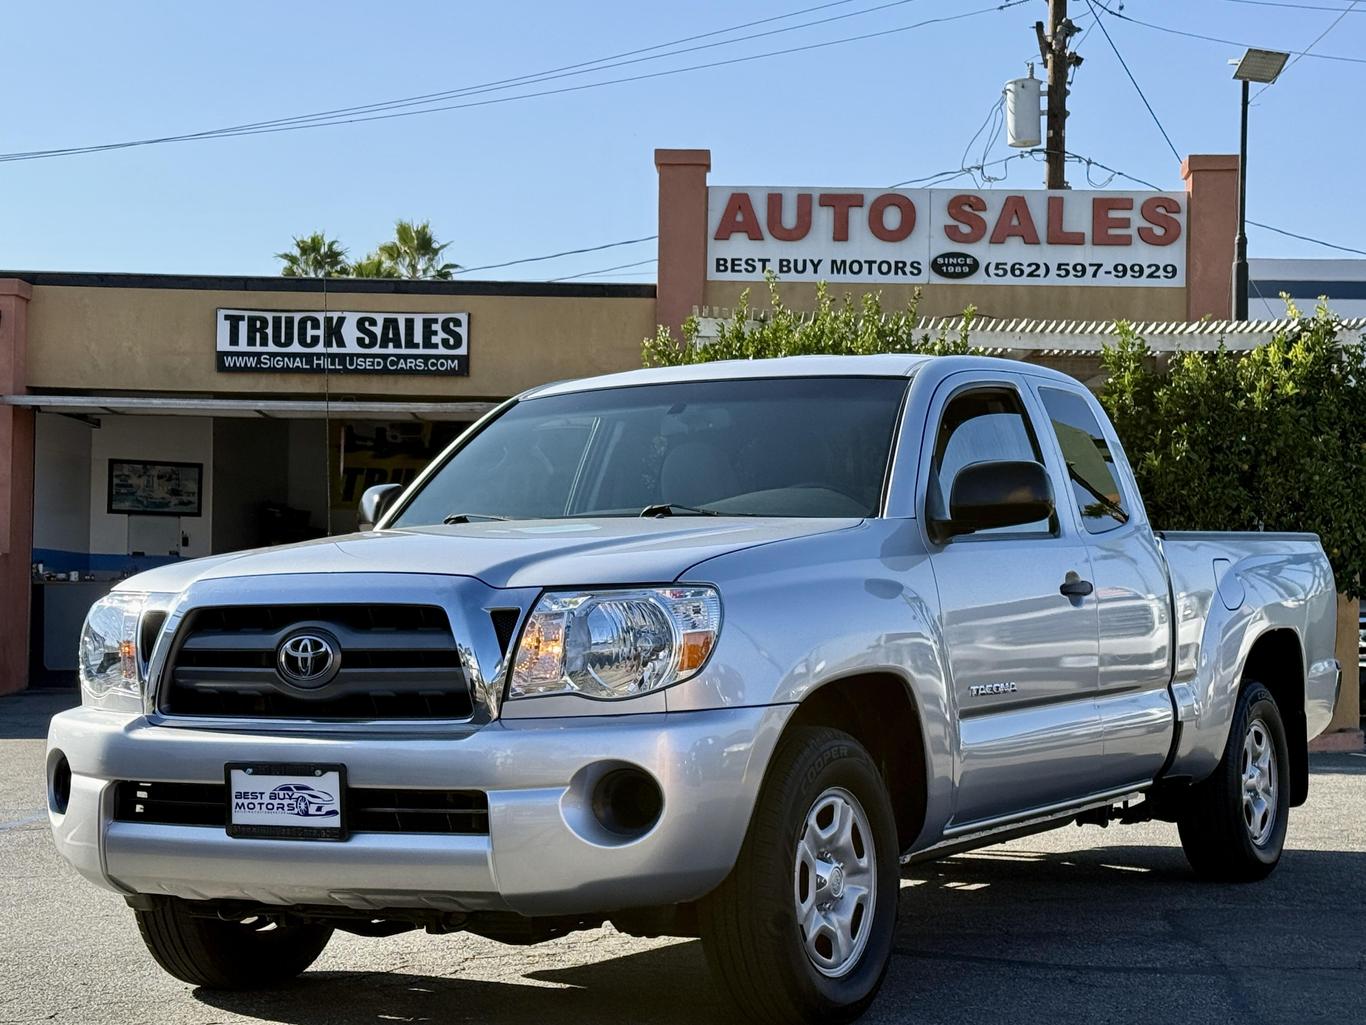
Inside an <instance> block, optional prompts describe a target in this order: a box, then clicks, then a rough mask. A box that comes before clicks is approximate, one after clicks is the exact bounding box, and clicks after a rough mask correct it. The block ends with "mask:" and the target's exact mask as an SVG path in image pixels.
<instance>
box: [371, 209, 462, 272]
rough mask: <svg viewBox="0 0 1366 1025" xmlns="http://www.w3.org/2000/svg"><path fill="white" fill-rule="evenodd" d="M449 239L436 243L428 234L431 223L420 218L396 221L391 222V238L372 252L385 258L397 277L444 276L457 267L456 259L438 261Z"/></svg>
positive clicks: (429, 233) (454, 270) (430, 229)
mask: <svg viewBox="0 0 1366 1025" xmlns="http://www.w3.org/2000/svg"><path fill="white" fill-rule="evenodd" d="M449 245H450V243H449V242H442V243H441V244H440V245H438V244H437V241H436V238H435V237H434V236H433V235H432V224H431V222H430V221H423V222H422V223H421V224H415V223H414V222H412V221H398V222H397V223H395V224H394V237H393V240H392V241H389V242H384V243H381V244H380V247H379V248H378V249H376V250H375V255H377V256H379V257H380V258H382V259H383V260H385V261H387V262H388V263H389V264H390V265H391V266H392V267H393V268H394V270H395V272H396V274H395V276H396V277H400V278H439V279H441V280H443V281H444V280H448V279H449V278H451V277H452V276H453V275H454V273H455V272H456V271H457V270H459V269H460V265H459V264H458V263H442V262H441V254H442V253H444V252H445V251H446V248H447V247H448V246H449Z"/></svg>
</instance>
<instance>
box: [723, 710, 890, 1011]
mask: <svg viewBox="0 0 1366 1025" xmlns="http://www.w3.org/2000/svg"><path fill="white" fill-rule="evenodd" d="M899 869H900V863H899V858H898V851H897V840H896V821H895V818H894V816H893V814H892V806H891V800H890V798H889V797H888V794H887V788H886V785H885V784H884V783H883V780H882V776H881V774H880V773H879V772H878V769H877V766H876V765H875V764H874V763H873V760H872V758H870V757H869V755H868V752H867V751H866V750H864V748H863V747H862V745H860V744H859V743H858V741H856V740H854V738H853V737H850V736H849V735H848V734H846V733H841V732H840V731H838V730H833V729H827V728H817V727H799V728H797V729H794V730H792V731H791V732H790V733H789V734H788V735H787V736H785V737H784V738H783V741H782V742H781V744H780V745H779V747H778V750H777V751H776V752H775V754H774V760H773V764H772V765H771V766H770V768H769V774H768V778H767V779H766V780H765V782H764V786H763V789H762V791H761V793H760V796H759V801H758V804H757V806H756V808H755V811H754V817H753V820H752V821H751V823H750V828H749V833H748V835H747V836H746V838H745V843H744V846H743V847H742V849H741V851H740V857H739V859H738V860H737V861H736V864H735V868H734V869H733V870H732V871H731V874H730V876H729V877H727V879H726V881H725V882H724V883H722V884H721V886H720V887H718V888H717V889H716V890H715V891H714V892H713V893H712V894H711V895H710V896H708V897H707V898H706V899H705V900H704V901H703V902H702V905H701V907H700V909H699V911H700V915H699V917H700V925H701V927H702V938H703V942H704V946H705V948H706V951H707V958H708V960H709V962H710V963H711V966H712V970H713V972H714V973H715V974H716V975H717V977H718V978H719V979H720V980H721V982H722V983H723V984H724V986H725V988H726V990H727V991H728V993H729V995H730V997H731V999H732V1000H733V1001H734V1002H735V1003H736V1004H737V1005H738V1006H739V1008H740V1010H741V1011H743V1012H744V1014H745V1017H746V1020H749V1021H755V1022H773V1023H790V1022H844V1021H851V1020H853V1019H854V1018H857V1017H858V1016H859V1015H860V1014H862V1013H863V1012H864V1010H866V1009H867V1007H868V1005H869V1004H870V1003H872V1000H873V997H874V996H876V995H877V990H878V987H879V986H881V984H882V977H883V975H884V974H885V973H886V971H887V964H888V962H889V960H890V958H891V953H892V935H893V932H894V930H895V927H896V904H897V894H898V893H899V891H900V871H899Z"/></svg>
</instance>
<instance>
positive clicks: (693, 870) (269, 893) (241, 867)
mask: <svg viewBox="0 0 1366 1025" xmlns="http://www.w3.org/2000/svg"><path fill="white" fill-rule="evenodd" d="M793 707H794V706H790V705H777V706H769V707H753V708H733V709H719V710H712V711H703V712H682V713H659V714H649V715H616V716H594V717H582V718H558V719H522V720H516V721H498V722H494V723H492V724H490V725H487V726H484V727H482V728H480V729H474V730H471V731H469V732H466V733H464V734H461V735H458V736H442V737H435V736H427V737H411V738H399V737H394V736H392V735H389V736H374V735H372V736H364V735H359V736H358V735H355V734H346V735H332V736H329V735H326V734H313V735H304V736H301V735H298V734H290V735H284V734H264V733H246V732H222V731H217V730H212V731H211V730H201V729H189V728H184V727H174V726H169V725H151V724H149V723H148V721H147V719H146V718H145V717H143V716H131V715H124V714H116V713H110V712H104V711H100V710H97V709H89V708H77V709H73V710H71V711H68V712H63V713H62V714H60V715H58V716H56V717H55V718H54V719H53V720H52V726H51V729H50V732H49V736H48V778H49V783H51V780H52V774H53V770H54V767H55V766H56V765H57V764H58V762H59V761H60V759H61V758H62V757H65V758H66V760H67V761H68V763H69V764H70V768H71V785H70V798H69V801H68V803H67V806H66V810H65V811H64V812H58V811H57V810H56V803H55V801H51V800H50V802H49V817H50V819H51V822H52V830H53V835H54V838H55V840H56V843H57V849H58V850H59V851H60V852H61V854H62V855H63V856H64V857H65V858H66V860H67V861H69V862H70V863H71V864H72V865H73V866H74V867H75V868H76V869H77V870H78V871H79V872H80V873H81V874H82V875H84V876H85V877H86V878H88V879H90V880H92V881H94V882H96V883H98V884H100V885H102V886H105V887H108V888H110V889H113V890H116V891H118V892H120V893H125V894H134V893H142V894H168V895H171V896H176V897H183V898H186V899H190V900H215V899H232V900H247V901H252V902H259V903H267V904H284V905H288V904H320V905H336V906H341V907H348V908H355V909H374V910H379V909H384V908H400V907H404V908H414V907H416V908H426V909H432V910H443V911H479V910H510V911H515V912H518V913H521V914H525V915H550V914H591V913H598V912H605V911H611V910H616V909H619V908H627V907H644V906H654V905H662V904H670V903H677V902H681V901H687V900H692V899H695V898H697V897H700V896H702V895H703V894H705V893H706V892H707V891H708V890H710V889H712V888H713V887H714V886H716V885H717V884H718V883H719V882H720V881H721V880H722V879H724V878H725V876H726V874H727V873H728V872H729V871H730V868H731V866H732V865H733V864H734V862H735V858H736V856H737V855H738V853H739V850H740V844H741V842H742V841H743V839H744V835H745V830H746V829H747V828H748V825H749V818H750V813H751V811H752V809H753V806H754V802H755V799H756V797H757V794H758V791H759V786H760V783H761V782H762V779H763V773H764V769H765V767H766V766H767V764H768V760H769V756H770V755H771V754H772V751H773V748H774V746H775V745H776V743H777V741H778V736H779V734H780V733H781V731H782V727H783V724H784V723H785V722H786V720H787V718H788V716H789V715H790V714H791V711H792V708H793ZM229 761H260V762H340V763H342V764H344V765H345V766H346V769H347V778H348V782H349V784H350V785H352V786H357V787H393V788H403V787H411V788H430V789H467V790H483V791H485V792H487V794H488V802H489V832H488V835H487V836H483V835H479V836H467V835H433V834H413V833H404V834H379V833H369V834H367V833H355V834H353V835H352V836H351V837H350V838H349V839H348V840H346V841H345V842H341V843H326V842H308V841H289V840H260V839H236V838H232V837H229V836H228V835H227V833H226V831H225V830H223V829H222V828H219V827H211V826H169V825H156V824H151V823H143V822H124V821H114V818H113V787H112V786H111V783H112V782H113V781H115V780H135V781H146V782H163V781H165V782H185V783H212V782H222V779H223V766H224V763H225V762H229ZM623 763H624V764H626V765H631V766H637V767H639V768H641V769H643V770H645V771H646V772H648V773H649V774H651V775H652V776H653V777H654V778H655V779H656V780H657V781H658V783H659V785H660V788H661V790H662V791H663V795H664V809H663V812H662V814H661V816H660V818H659V821H658V822H657V823H656V824H655V825H654V827H653V828H652V829H650V831H649V832H648V833H646V834H645V835H644V836H641V837H639V838H637V839H632V840H629V841H622V840H621V839H620V838H619V837H615V836H613V835H612V834H610V833H607V832H606V831H605V830H603V829H601V827H599V826H598V825H597V822H596V820H594V819H593V817H592V815H591V813H590V812H589V809H588V793H589V792H590V791H591V787H592V784H593V783H594V782H595V781H596V779H597V778H599V776H600V775H601V774H602V773H604V772H606V771H608V770H610V769H611V768H613V767H620V766H621V765H622V764H623ZM51 790H52V788H51V785H50V786H49V793H50V794H51Z"/></svg>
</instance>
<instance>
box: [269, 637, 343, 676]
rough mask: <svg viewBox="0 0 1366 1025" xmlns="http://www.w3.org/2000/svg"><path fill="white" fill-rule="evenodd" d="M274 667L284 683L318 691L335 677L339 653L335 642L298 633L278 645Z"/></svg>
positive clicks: (330, 638)
mask: <svg viewBox="0 0 1366 1025" xmlns="http://www.w3.org/2000/svg"><path fill="white" fill-rule="evenodd" d="M275 665H276V668H277V670H278V672H279V674H280V678H281V679H283V680H284V681H285V682H286V683H291V684H293V685H294V686H296V687H320V686H322V685H323V684H324V683H326V682H327V681H328V680H330V679H332V677H334V676H336V675H337V670H338V669H340V668H341V651H340V650H339V649H338V645H337V642H336V640H335V639H334V638H332V637H330V636H327V635H325V634H323V633H320V632H318V631H315V630H300V631H299V632H298V633H293V634H290V635H289V636H288V637H286V638H285V639H284V640H283V641H281V642H280V647H279V649H277V651H276V653H275Z"/></svg>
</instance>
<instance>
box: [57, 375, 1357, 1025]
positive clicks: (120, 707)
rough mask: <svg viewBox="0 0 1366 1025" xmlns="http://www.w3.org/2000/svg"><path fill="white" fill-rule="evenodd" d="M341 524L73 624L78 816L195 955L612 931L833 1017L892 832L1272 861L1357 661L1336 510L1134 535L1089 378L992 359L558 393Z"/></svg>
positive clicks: (73, 839) (63, 837)
mask: <svg viewBox="0 0 1366 1025" xmlns="http://www.w3.org/2000/svg"><path fill="white" fill-rule="evenodd" d="M361 518H362V521H363V523H362V526H363V527H365V528H367V529H363V530H362V531H361V532H360V533H357V534H351V535H348V536H344V537H332V538H327V539H325V540H320V541H315V542H309V543H305V544H299V545H293V546H289V547H284V548H276V549H268V550H261V551H255V552H243V553H237V554H233V555H223V556H216V557H213V558H207V559H201V560H198V561H195V562H188V563H183V564H177V565H171V566H166V567H163V568H160V569H155V570H152V571H151V572H148V573H144V574H142V575H140V576H137V577H133V578H132V579H130V580H128V581H126V582H125V583H123V584H121V585H120V586H119V588H118V589H117V590H115V591H114V592H113V593H112V594H111V595H110V596H109V597H108V598H106V599H105V600H103V601H101V602H100V603H99V604H97V605H96V606H95V607H94V608H93V609H92V610H91V612H90V615H89V618H88V620H87V622H86V624H85V628H84V632H83V635H82V638H81V642H80V645H81V651H80V663H81V689H82V701H83V704H82V707H80V708H77V709H73V710H71V711H68V712H64V713H62V714H61V715H58V716H57V717H56V718H54V719H53V721H52V726H51V733H50V737H49V744H48V755H47V774H48V794H49V801H50V806H51V808H50V810H51V821H52V830H53V834H54V836H55V838H56V843H57V847H58V849H59V850H60V851H61V853H62V854H63V855H64V856H65V858H66V859H67V860H68V861H69V862H70V863H71V864H72V865H73V866H74V867H75V868H76V870H77V871H79V872H80V873H81V874H82V875H84V876H86V877H87V878H88V879H90V880H92V881H93V882H95V883H98V884H99V885H101V886H104V887H107V888H109V889H112V890H114V891H116V892H118V893H120V894H122V895H123V896H124V897H125V898H126V900H127V902H128V904H129V905H130V906H131V908H132V909H133V911H134V913H135V914H136V917H137V921H138V924H139V926H140V928H141V932H142V936H143V938H144V939H145V941H146V944H147V946H148V948H149V949H150V951H151V953H152V955H153V957H155V958H156V960H157V961H158V962H159V963H160V964H161V965H162V966H163V967H164V968H165V969H166V970H167V971H169V972H170V973H171V974H173V975H175V976H176V977H178V978H180V979H183V980H185V981H186V982H189V983H192V984H195V985H199V986H206V987H232V988H251V987H262V986H269V985H273V984H279V983H282V982H284V981H286V980H288V979H290V978H292V977H293V976H295V975H297V974H298V973H299V972H301V971H303V970H304V969H305V968H307V967H308V965H309V964H310V963H312V961H313V960H314V959H315V958H316V957H317V955H318V954H319V952H320V951H321V950H322V949H323V947H324V945H325V944H326V943H327V942H328V939H329V937H330V936H331V934H332V932H333V930H335V929H342V930H347V931H350V932H354V933H360V934H363V935H370V936H384V935H389V934H391V933H396V932H400V931H402V930H405V929H413V928H422V927H425V928H426V929H427V930H429V931H430V932H433V933H440V932H451V931H459V930H468V931H470V932H474V933H477V934H480V935H483V936H487V937H493V938H496V939H499V940H503V941H507V942H513V943H527V942H536V941H538V940H543V939H549V938H552V937H556V936H560V935H563V934H564V933H566V932H569V931H571V930H575V929H585V928H593V927H596V926H598V925H601V924H602V923H604V922H608V921H610V922H611V923H613V924H614V925H615V926H616V927H617V928H618V929H621V930H623V931H626V932H629V933H632V934H637V935H642V936H658V935H678V936H701V937H703V939H704V942H705V946H706V949H707V951H708V955H709V958H710V961H711V963H712V965H713V967H714V969H715V972H716V975H717V977H718V979H719V981H720V982H721V983H722V984H723V987H724V988H725V989H726V990H727V991H728V992H729V994H730V995H731V997H732V998H733V1000H734V1002H735V1003H736V1004H738V1005H739V1008H740V1010H741V1011H742V1012H743V1013H744V1014H745V1015H746V1017H748V1018H749V1019H752V1020H759V1021H773V1022H789V1021H794V1020H803V1021H846V1020H849V1019H852V1018H854V1017H856V1016H857V1015H858V1014H860V1013H861V1012H862V1011H863V1009H864V1008H866V1007H867V1005H868V1004H869V1002H870V1001H871V1000H872V999H873V997H874V995H875V993H876V991H877V989H878V986H879V984H880V982H881V980H882V976H883V974H884V973H885V971H886V970H887V966H888V961H889V957H890V954H891V950H892V937H893V930H894V925H895V920H896V916H897V903H898V895H899V891H900V886H899V880H900V872H901V866H902V865H903V864H905V863H908V862H915V861H920V860H926V859H934V858H938V857H943V856H945V855H947V854H950V853H952V852H955V851H962V850H966V849H969V848H974V847H981V846H984V845H987V844H992V843H996V842H999V841H1001V840H1004V839H1007V838H1011V837H1017V836H1021V835H1024V834H1027V833H1031V832H1037V831H1041V830H1045V829H1049V828H1053V827H1056V826H1059V825H1062V824H1066V823H1070V822H1083V823H1085V822H1094V823H1100V824H1104V823H1106V822H1108V821H1110V820H1119V821H1121V822H1134V821H1139V820H1144V819H1151V818H1157V819H1162V820H1166V821H1172V822H1175V823H1177V825H1178V827H1179V831H1180V836H1181V842H1182V845H1183V847H1184V848H1185V851H1186V854H1187V855H1188V857H1189V860H1190V863H1191V866H1192V868H1193V870H1194V872H1195V873H1196V874H1197V875H1199V876H1202V877H1206V878H1212V879H1224V880H1253V879H1259V878H1261V877H1263V876H1265V875H1267V874H1268V873H1269V872H1270V871H1271V870H1272V868H1274V866H1275V865H1276V862H1277V860H1278V859H1279V857H1280V854H1281V849H1282V846H1283V844H1284V842H1285V838H1286V826H1287V818H1288V814H1289V810H1290V809H1291V808H1292V807H1294V806H1296V805H1299V804H1301V803H1303V802H1304V800H1305V798H1306V793H1307V789H1308V786H1309V774H1308V760H1307V753H1306V752H1307V745H1308V742H1309V740H1310V739H1311V738H1312V737H1314V736H1315V735H1317V734H1318V733H1320V732H1321V731H1322V730H1323V729H1324V728H1325V727H1326V725H1327V724H1328V722H1329V719H1330V718H1331V715H1332V711H1333V706H1334V703H1335V700H1336V695H1337V688H1338V684H1339V675H1340V674H1339V666H1338V663H1337V661H1336V660H1335V659H1334V640H1335V638H1334V632H1335V621H1336V620H1335V599H1334V593H1335V591H1334V584H1333V575H1332V571H1331V569H1330V567H1329V564H1328V562H1327V560H1326V559H1325V557H1324V554H1323V551H1322V550H1321V549H1320V547H1319V544H1318V541H1317V539H1316V538H1315V537H1314V536H1312V535H1308V534H1269V533H1268V534H1172V533H1167V534H1163V533H1154V531H1153V529H1152V528H1151V526H1150V525H1149V523H1148V519H1147V516H1146V514H1145V512H1144V508H1143V502H1142V499H1141V497H1140V495H1139V494H1138V491H1137V489H1136V488H1135V486H1134V477H1133V474H1132V472H1131V470H1130V467H1129V465H1128V464H1127V462H1126V460H1125V457H1124V455H1123V452H1122V450H1121V448H1120V445H1119V442H1118V439H1117V438H1116V437H1115V434H1114V431H1113V429H1112V428H1111V426H1110V424H1109V422H1108V420H1107V419H1106V417H1105V414H1104V413H1103V411H1102V410H1101V408H1100V406H1099V405H1098V403H1097V402H1096V400H1095V399H1094V398H1093V397H1092V396H1091V395H1090V394H1089V393H1088V392H1087V390H1086V389H1085V388H1083V387H1082V386H1081V385H1079V384H1078V383H1077V382H1076V381H1074V380H1072V379H1071V378H1068V377H1066V376H1064V375H1062V374H1059V373H1055V372H1052V371H1049V370H1046V369H1042V368H1039V367H1035V366H1030V365H1027V364H1021V363H1016V362H1011V361H1005V360H994V359H986V358H977V357H939V358H926V357H920V356H896V355H887V356H864V357H800V358H791V359H782V360H769V361H753V362H741V363H718V364H709V365H701V366H691V367H683V368H674V369H658V370H642V371H635V372H630V373H624V374H617V375H614V376H610V377H602V378H598V379H595V380H586V381H573V382H568V383H560V384H552V385H548V386H545V387H542V388H538V389H535V390H533V391H530V392H528V393H526V394H524V395H521V396H519V397H517V398H516V399H515V400H512V401H510V402H508V403H506V404H504V405H503V406H501V407H500V408H499V409H497V410H496V411H494V412H493V413H491V414H490V415H489V416H487V417H486V418H485V419H483V420H482V421H480V422H479V423H477V424H475V425H474V426H473V427H471V428H470V429H469V430H468V431H466V432H465V433H464V434H463V435H462V436H461V437H460V438H459V439H458V440H457V441H456V442H455V443H454V444H453V445H452V446H451V447H450V449H449V450H448V451H446V452H445V453H443V454H442V456H441V457H440V458H439V459H438V460H437V461H436V462H435V463H434V464H433V465H432V466H431V467H429V468H428V469H427V470H425V471H424V472H423V473H422V474H421V475H420V476H419V477H418V478H417V480H415V481H414V482H413V483H412V484H411V485H410V486H408V487H407V488H404V489H402V490H401V491H400V490H397V488H396V486H389V485H385V486H381V487H380V488H378V489H372V490H371V491H370V492H368V493H367V495H366V497H365V501H364V502H363V504H362V513H361Z"/></svg>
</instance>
